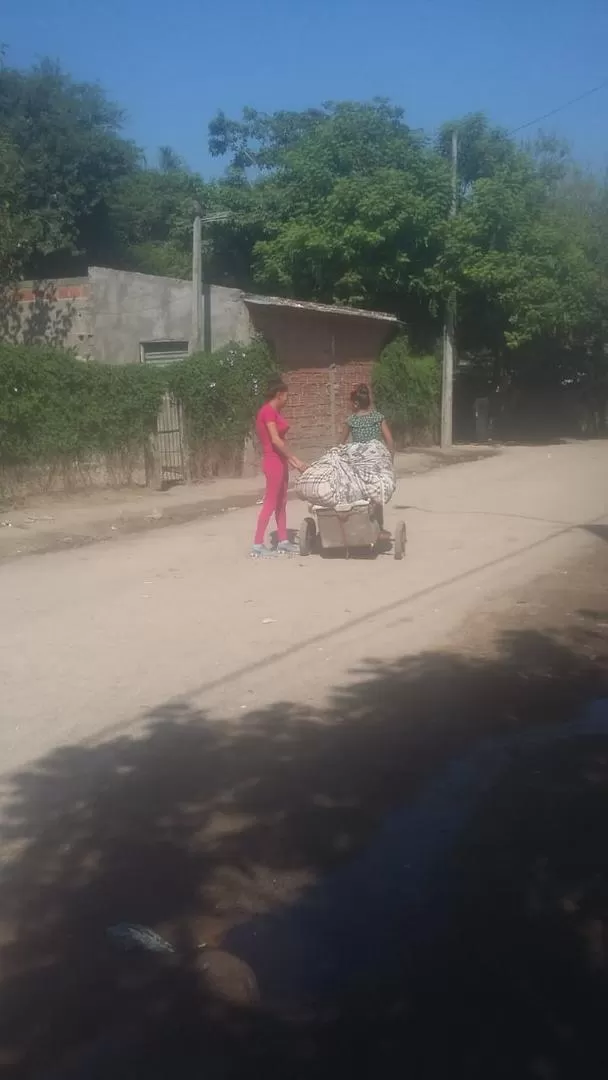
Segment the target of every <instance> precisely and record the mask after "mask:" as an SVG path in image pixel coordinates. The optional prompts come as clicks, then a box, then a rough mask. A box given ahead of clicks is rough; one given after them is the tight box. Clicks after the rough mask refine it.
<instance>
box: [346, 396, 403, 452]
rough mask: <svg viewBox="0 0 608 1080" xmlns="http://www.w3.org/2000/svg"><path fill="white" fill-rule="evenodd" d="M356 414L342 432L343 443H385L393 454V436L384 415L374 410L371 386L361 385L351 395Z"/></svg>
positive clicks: (350, 417)
mask: <svg viewBox="0 0 608 1080" xmlns="http://www.w3.org/2000/svg"><path fill="white" fill-rule="evenodd" d="M350 400H351V401H352V404H353V408H354V410H355V411H354V413H353V414H352V416H349V418H348V420H347V421H346V424H345V425H344V430H343V432H342V442H343V443H347V442H348V441H349V439H350V440H351V442H373V440H374V439H378V441H379V442H385V443H386V445H387V447H388V449H389V450H390V452H391V454H393V453H394V446H393V436H392V435H391V429H390V428H389V426H388V424H387V422H386V420H385V419H384V417H383V415H382V413H379V412H378V411H377V410H376V409H373V408H372V400H371V395H370V392H369V386H366V385H365V383H360V384H359V386H356V387H355V389H354V390H353V392H352V394H351V395H350Z"/></svg>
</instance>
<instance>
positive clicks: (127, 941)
mask: <svg viewBox="0 0 608 1080" xmlns="http://www.w3.org/2000/svg"><path fill="white" fill-rule="evenodd" d="M106 934H107V936H108V938H109V939H110V941H112V942H114V944H115V945H118V946H119V948H121V949H125V950H127V951H131V950H132V949H143V950H144V951H145V952H155V953H174V952H175V947H174V946H173V945H172V944H171V942H170V941H165V939H164V938H162V937H161V936H160V934H157V933H156V931H155V930H151V929H150V927H149V926H140V925H139V924H138V923H118V924H117V925H116V926H109V927H108V929H107V931H106Z"/></svg>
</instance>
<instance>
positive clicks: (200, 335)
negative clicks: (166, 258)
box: [190, 203, 230, 352]
mask: <svg viewBox="0 0 608 1080" xmlns="http://www.w3.org/2000/svg"><path fill="white" fill-rule="evenodd" d="M195 209H196V217H195V219H194V224H193V226H192V340H191V342H190V352H200V351H201V349H202V348H203V345H204V308H203V225H208V224H211V223H212V222H214V221H227V220H228V218H229V217H230V212H229V211H228V210H226V211H224V210H221V211H218V213H217V214H206V215H205V217H203V215H202V208H201V206H200V205H199V204H198V203H197V204H196V207H195ZM210 317H211V313H210V312H207V323H208V330H209V331H211V323H210ZM208 336H209V338H210V337H211V333H209V335H208Z"/></svg>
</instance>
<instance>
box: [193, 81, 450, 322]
mask: <svg viewBox="0 0 608 1080" xmlns="http://www.w3.org/2000/svg"><path fill="white" fill-rule="evenodd" d="M210 148H211V151H212V153H216V154H219V153H226V154H230V155H231V161H230V166H229V175H230V174H233V175H234V173H235V172H239V170H240V172H241V174H242V173H243V172H245V171H246V169H247V167H248V166H250V167H251V168H253V167H254V166H255V167H257V170H258V174H257V176H254V178H253V180H252V181H251V183H250V184H249V189H248V195H249V205H248V207H247V208H246V213H247V217H248V222H249V227H250V229H251V230H252V232H253V234H254V235H255V231H256V229H257V232H258V234H260V235H259V238H258V239H255V240H254V244H253V250H252V270H253V278H254V281H255V283H256V285H257V286H258V287H261V288H264V289H268V290H271V291H275V292H278V293H282V294H285V295H295V296H299V297H301V298H302V299H316V300H322V301H327V302H337V303H346V304H356V305H360V306H365V307H373V306H380V307H383V308H388V310H393V311H396V312H398V313H399V314H401V315H403V316H405V317H408V318H409V319H410V320H411V321H413V322H414V323H415V324H416V325H417V326H418V325H421V324H423V323H426V325H427V329H428V326H429V325H430V323H431V322H432V320H431V318H430V316H429V310H428V302H427V299H426V295H425V291H424V275H425V270H426V269H427V267H428V266H429V265H431V264H432V262H433V260H434V258H435V257H436V254H437V252H438V249H437V248H436V245H437V243H438V242H439V239H440V236H441V229H440V226H441V223H442V221H443V219H444V218H445V216H446V215H447V211H448V207H449V170H448V168H447V166H446V163H445V162H444V161H443V159H442V158H441V157H440V156H439V155H438V154H437V153H435V152H434V151H433V149H432V148H431V147H430V146H429V145H428V143H427V142H426V140H425V139H424V138H423V137H422V136H421V135H420V134H419V133H418V132H415V131H413V130H412V129H411V128H410V127H409V126H408V125H407V124H406V122H405V120H404V114H403V110H401V109H398V108H396V107H394V106H392V105H390V104H389V103H388V102H386V101H380V100H379V101H374V102H372V103H370V104H365V103H364V104H361V103H356V102H342V103H338V104H332V103H330V104H327V105H325V106H323V108H322V109H317V110H308V111H306V112H305V113H276V114H273V115H272V116H265V115H260V114H258V113H255V112H254V111H253V110H245V112H244V114H243V120H242V121H241V122H235V121H229V120H227V119H226V117H225V116H223V115H220V116H219V117H217V118H216V120H215V121H214V122H213V123H212V125H211V138H210ZM252 226H254V228H252Z"/></svg>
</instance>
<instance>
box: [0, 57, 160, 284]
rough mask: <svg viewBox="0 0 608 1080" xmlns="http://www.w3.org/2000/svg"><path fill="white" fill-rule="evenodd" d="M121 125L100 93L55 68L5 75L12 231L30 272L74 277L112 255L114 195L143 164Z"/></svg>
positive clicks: (3, 125)
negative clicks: (14, 181) (13, 173)
mask: <svg viewBox="0 0 608 1080" xmlns="http://www.w3.org/2000/svg"><path fill="white" fill-rule="evenodd" d="M121 122H122V113H121V110H120V109H118V108H117V107H116V106H115V105H113V104H112V103H111V102H109V101H108V99H107V98H106V96H105V94H104V93H103V91H102V90H101V89H100V88H99V87H97V86H94V85H91V84H89V83H78V82H75V81H74V80H72V79H71V78H70V77H69V76H68V75H65V74H64V73H63V72H62V71H61V69H60V68H59V67H58V66H57V65H55V64H52V63H50V62H49V61H44V62H43V63H41V64H39V65H36V66H35V67H33V68H31V69H30V70H28V71H20V70H17V69H15V68H10V67H2V68H0V137H1V138H2V140H3V143H4V145H7V144H8V146H9V147H10V148H11V153H12V154H13V155H14V157H15V159H16V161H17V163H18V175H19V200H18V201H17V203H15V204H14V205H15V211H16V217H15V220H14V221H13V223H12V225H11V231H12V233H15V232H16V230H17V229H18V230H20V231H23V234H24V240H23V244H24V249H25V253H26V258H25V259H24V260H23V269H24V271H25V272H28V273H30V274H32V276H43V275H49V276H51V275H53V274H56V273H67V272H70V271H72V272H74V271H77V270H80V269H82V268H83V267H84V265H85V264H86V262H87V260H91V259H92V258H95V256H96V254H97V252H98V251H101V250H103V249H104V244H105V232H106V225H107V197H108V193H109V191H110V190H111V188H112V186H113V185H114V184H115V183H116V182H117V181H118V180H119V179H120V178H121V177H123V176H125V175H127V174H129V173H131V172H133V171H134V170H135V169H136V167H137V163H138V158H139V153H138V151H137V149H136V148H135V146H134V145H133V144H132V143H130V142H128V141H127V140H125V139H124V138H122V136H121V135H120V127H121ZM22 215H25V218H26V219H27V227H26V228H25V229H23V226H22Z"/></svg>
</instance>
